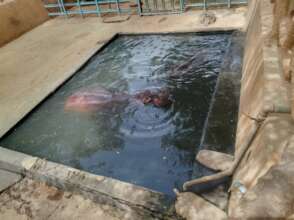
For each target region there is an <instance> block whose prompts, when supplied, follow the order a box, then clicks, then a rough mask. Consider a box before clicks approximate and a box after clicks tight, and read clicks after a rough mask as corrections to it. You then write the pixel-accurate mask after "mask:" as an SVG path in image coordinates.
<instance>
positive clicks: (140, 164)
mask: <svg viewBox="0 0 294 220" xmlns="http://www.w3.org/2000/svg"><path fill="white" fill-rule="evenodd" d="M229 36H230V33H213V34H179V35H148V36H121V37H118V38H117V39H116V40H114V41H113V42H112V43H111V44H110V45H108V46H107V47H106V48H105V49H104V50H103V51H101V52H100V53H99V54H97V55H95V56H94V57H93V58H91V60H90V62H89V63H88V65H87V66H85V67H84V68H82V69H81V70H80V71H78V72H77V73H76V74H75V76H74V77H72V78H71V79H70V80H69V81H68V82H66V83H65V84H64V85H63V86H62V87H61V88H60V89H58V90H57V91H56V92H55V93H54V94H53V95H52V96H50V97H49V98H48V99H47V100H46V101H45V102H44V103H42V104H41V105H40V106H39V107H38V108H37V109H36V110H34V111H33V112H32V113H31V114H30V115H29V117H27V118H26V119H25V120H24V121H23V122H22V123H20V124H18V125H17V126H16V127H15V128H14V129H13V130H12V131H11V132H10V133H9V134H8V135H6V136H5V137H4V138H3V139H2V140H1V141H0V145H2V146H5V147H7V148H10V149H13V150H17V151H21V152H24V153H28V154H31V155H35V156H39V157H41V158H46V159H48V160H52V161H55V162H59V163H63V164H66V165H69V166H73V167H76V168H79V169H82V170H86V171H89V172H92V173H95V174H99V175H105V176H109V177H113V178H117V179H120V180H123V181H128V182H131V183H135V184H138V185H141V186H145V187H148V188H151V189H154V190H157V191H161V192H164V193H167V194H172V189H173V188H174V187H181V185H182V184H183V182H185V181H187V180H189V179H190V178H191V175H192V172H193V164H194V158H195V153H196V152H197V151H198V146H199V144H200V139H201V135H202V130H203V126H204V122H205V119H206V116H207V112H208V108H209V104H210V101H211V96H212V94H213V92H214V88H215V83H216V80H217V76H218V73H219V71H220V66H221V63H222V58H223V54H224V52H225V50H226V46H227V43H228V38H229ZM95 83H96V84H99V86H101V87H103V88H105V89H106V90H107V91H109V92H111V93H115V94H120V93H121V94H122V93H124V94H129V95H130V96H131V95H134V94H136V92H138V91H140V90H144V89H150V90H154V89H155V90H156V89H158V88H166V89H168V91H169V92H170V94H171V96H172V99H173V103H172V105H171V106H170V107H168V108H158V107H155V106H154V105H144V104H142V103H140V102H138V101H135V100H133V99H129V100H128V101H126V102H123V103H112V104H111V105H109V106H108V107H107V108H106V109H104V110H97V111H95V112H70V111H65V110H64V105H65V102H66V100H67V99H68V97H69V96H71V95H72V94H73V93H75V92H77V91H79V90H81V89H84V88H87V87H88V86H91V85H93V84H95Z"/></svg>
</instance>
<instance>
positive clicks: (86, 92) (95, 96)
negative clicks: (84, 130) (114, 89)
mask: <svg viewBox="0 0 294 220" xmlns="http://www.w3.org/2000/svg"><path fill="white" fill-rule="evenodd" d="M128 99H129V96H128V95H126V94H112V93H110V92H109V91H107V90H106V89H104V88H101V87H99V86H96V87H95V86H92V87H89V88H85V89H82V90H79V91H77V92H75V93H74V94H72V95H71V96H69V97H68V98H67V100H66V101H65V105H64V109H65V111H74V112H95V111H97V110H102V109H105V108H107V107H111V106H112V105H113V104H114V103H120V102H126V101H127V100H128Z"/></svg>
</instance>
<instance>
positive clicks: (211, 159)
mask: <svg viewBox="0 0 294 220" xmlns="http://www.w3.org/2000/svg"><path fill="white" fill-rule="evenodd" d="M196 160H197V161H198V162H199V163H201V164H203V165H204V166H206V167H208V168H210V169H212V170H216V171H223V170H227V169H229V168H230V167H231V166H232V165H233V162H234V157H233V156H231V155H229V154H224V153H220V152H216V151H211V150H201V151H199V152H198V154H197V156H196Z"/></svg>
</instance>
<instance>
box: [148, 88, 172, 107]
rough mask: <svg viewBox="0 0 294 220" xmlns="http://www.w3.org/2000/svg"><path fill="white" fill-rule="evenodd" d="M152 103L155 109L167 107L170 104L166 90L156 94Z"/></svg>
mask: <svg viewBox="0 0 294 220" xmlns="http://www.w3.org/2000/svg"><path fill="white" fill-rule="evenodd" d="M152 101H153V104H154V105H155V106H156V107H168V106H170V105H171V104H172V100H171V98H170V93H169V91H168V90H160V92H159V93H158V94H156V95H154V96H153V99H152Z"/></svg>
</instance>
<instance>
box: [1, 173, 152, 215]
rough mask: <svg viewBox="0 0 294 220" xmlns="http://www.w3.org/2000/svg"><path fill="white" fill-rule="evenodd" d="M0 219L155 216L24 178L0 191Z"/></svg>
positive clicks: (123, 205)
mask: <svg viewBox="0 0 294 220" xmlns="http://www.w3.org/2000/svg"><path fill="white" fill-rule="evenodd" d="M0 219H3V220H29V219H36V220H40V219H46V220H47V219H52V220H59V219H60V220H61V219H63V220H64V219H71V220H75V219H87V220H91V219H93V220H94V219H95V220H100V219H101V220H122V219H128V220H129V219H134V220H139V219H156V218H153V217H152V216H145V215H144V216H142V214H141V213H138V212H136V211H134V210H133V209H131V208H130V207H129V206H127V205H125V204H119V205H113V204H112V205H110V204H98V203H95V202H93V201H91V200H89V199H85V198H83V197H82V196H81V195H77V194H72V193H70V192H63V191H60V190H58V189H57V188H55V187H50V186H48V185H46V184H44V183H38V182H36V181H33V180H31V179H28V178H24V179H22V180H21V181H20V182H18V183H16V184H15V185H13V186H11V187H10V188H8V189H7V190H5V191H4V192H2V193H1V194H0Z"/></svg>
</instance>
